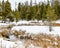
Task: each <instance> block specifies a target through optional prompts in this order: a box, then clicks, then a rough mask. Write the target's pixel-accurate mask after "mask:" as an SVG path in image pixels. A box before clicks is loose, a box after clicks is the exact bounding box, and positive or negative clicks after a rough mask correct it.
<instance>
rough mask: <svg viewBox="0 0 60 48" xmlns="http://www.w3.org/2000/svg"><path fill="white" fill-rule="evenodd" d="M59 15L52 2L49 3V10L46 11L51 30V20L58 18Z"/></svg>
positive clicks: (50, 29)
mask: <svg viewBox="0 0 60 48" xmlns="http://www.w3.org/2000/svg"><path fill="white" fill-rule="evenodd" d="M57 17H58V16H57V15H56V14H55V11H54V9H52V8H51V6H50V4H49V5H48V8H47V11H46V18H47V21H48V22H49V31H52V26H51V22H52V21H54V20H57Z"/></svg>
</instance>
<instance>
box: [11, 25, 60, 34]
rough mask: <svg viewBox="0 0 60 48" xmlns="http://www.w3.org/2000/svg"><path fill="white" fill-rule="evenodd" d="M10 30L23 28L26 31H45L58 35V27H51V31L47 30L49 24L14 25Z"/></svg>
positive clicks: (34, 32)
mask: <svg viewBox="0 0 60 48" xmlns="http://www.w3.org/2000/svg"><path fill="white" fill-rule="evenodd" d="M12 30H17V31H19V30H25V31H26V33H33V34H39V33H46V34H54V35H60V27H52V31H51V32H49V26H15V27H13V28H12Z"/></svg>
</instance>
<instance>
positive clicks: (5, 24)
mask: <svg viewBox="0 0 60 48" xmlns="http://www.w3.org/2000/svg"><path fill="white" fill-rule="evenodd" d="M8 25H9V24H7V23H0V26H8Z"/></svg>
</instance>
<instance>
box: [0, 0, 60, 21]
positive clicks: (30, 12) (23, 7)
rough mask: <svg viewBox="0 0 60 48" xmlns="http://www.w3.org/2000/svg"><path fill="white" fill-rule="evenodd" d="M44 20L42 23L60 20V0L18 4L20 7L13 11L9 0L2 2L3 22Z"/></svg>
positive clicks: (0, 4)
mask: <svg viewBox="0 0 60 48" xmlns="http://www.w3.org/2000/svg"><path fill="white" fill-rule="evenodd" d="M35 19H36V20H38V21H39V20H42V21H45V20H47V21H55V20H57V19H60V2H59V1H58V0H56V1H53V0H52V2H50V1H47V3H46V2H39V3H38V4H37V3H36V1H35V3H34V5H33V3H32V0H31V1H30V3H28V1H26V2H25V3H21V2H20V3H18V7H17V8H15V10H12V8H11V3H10V2H9V0H7V1H6V2H4V0H3V1H2V2H0V20H2V22H6V21H7V20H9V21H16V22H18V21H19V20H27V21H29V20H35Z"/></svg>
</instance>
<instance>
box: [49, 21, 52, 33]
mask: <svg viewBox="0 0 60 48" xmlns="http://www.w3.org/2000/svg"><path fill="white" fill-rule="evenodd" d="M49 31H50V32H51V31H52V24H51V21H49Z"/></svg>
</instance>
